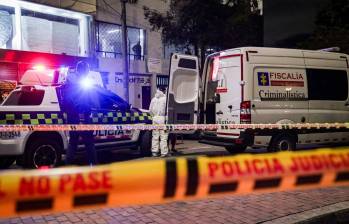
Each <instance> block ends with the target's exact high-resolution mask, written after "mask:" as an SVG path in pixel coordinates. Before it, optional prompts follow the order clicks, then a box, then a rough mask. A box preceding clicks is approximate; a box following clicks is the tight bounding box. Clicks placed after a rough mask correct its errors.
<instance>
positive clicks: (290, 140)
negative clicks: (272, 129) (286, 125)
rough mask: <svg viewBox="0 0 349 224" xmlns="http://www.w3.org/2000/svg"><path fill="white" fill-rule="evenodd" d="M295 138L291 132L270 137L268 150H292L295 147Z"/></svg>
mask: <svg viewBox="0 0 349 224" xmlns="http://www.w3.org/2000/svg"><path fill="white" fill-rule="evenodd" d="M296 144H297V138H296V136H294V135H292V134H279V135H276V136H274V137H273V138H272V140H271V142H270V144H269V147H268V151H269V152H281V151H293V150H295V149H296Z"/></svg>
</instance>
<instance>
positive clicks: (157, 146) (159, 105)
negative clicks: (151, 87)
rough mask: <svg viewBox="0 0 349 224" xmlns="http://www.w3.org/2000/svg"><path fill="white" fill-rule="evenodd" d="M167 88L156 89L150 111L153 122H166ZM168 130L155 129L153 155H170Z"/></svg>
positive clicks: (152, 144)
mask: <svg viewBox="0 0 349 224" xmlns="http://www.w3.org/2000/svg"><path fill="white" fill-rule="evenodd" d="M165 92H166V89H165V88H160V89H159V90H157V91H156V93H155V96H154V98H153V99H152V100H151V102H150V106H149V111H150V114H151V115H152V117H153V124H165V114H166V112H165V110H166V95H165ZM167 139H168V132H167V131H166V130H153V137H152V143H151V151H152V154H153V156H159V155H161V157H165V156H168V146H167Z"/></svg>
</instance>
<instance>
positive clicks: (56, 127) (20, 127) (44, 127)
mask: <svg viewBox="0 0 349 224" xmlns="http://www.w3.org/2000/svg"><path fill="white" fill-rule="evenodd" d="M219 128H221V129H349V122H346V123H290V124H155V125H154V124H77V125H70V124H36V125H28V124H7V125H0V132H5V131H88V130H149V131H150V130H173V131H176V130H217V129H219Z"/></svg>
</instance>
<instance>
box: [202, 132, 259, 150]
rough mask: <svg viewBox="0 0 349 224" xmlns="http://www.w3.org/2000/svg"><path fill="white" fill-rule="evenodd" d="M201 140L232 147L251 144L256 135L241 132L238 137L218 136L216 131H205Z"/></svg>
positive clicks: (206, 142)
mask: <svg viewBox="0 0 349 224" xmlns="http://www.w3.org/2000/svg"><path fill="white" fill-rule="evenodd" d="M199 142H200V143H204V144H208V145H215V146H222V147H231V146H236V145H244V146H250V145H252V144H253V142H254V137H253V135H251V134H248V133H245V132H241V133H240V136H239V137H238V138H224V137H218V136H217V134H215V133H207V132H204V133H202V134H201V136H200V140H199Z"/></svg>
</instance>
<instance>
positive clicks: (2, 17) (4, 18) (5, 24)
mask: <svg viewBox="0 0 349 224" xmlns="http://www.w3.org/2000/svg"><path fill="white" fill-rule="evenodd" d="M14 13H15V10H14V8H12V7H7V6H1V5H0V48H4V49H11V48H12V41H13V33H14V25H13V20H14Z"/></svg>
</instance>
